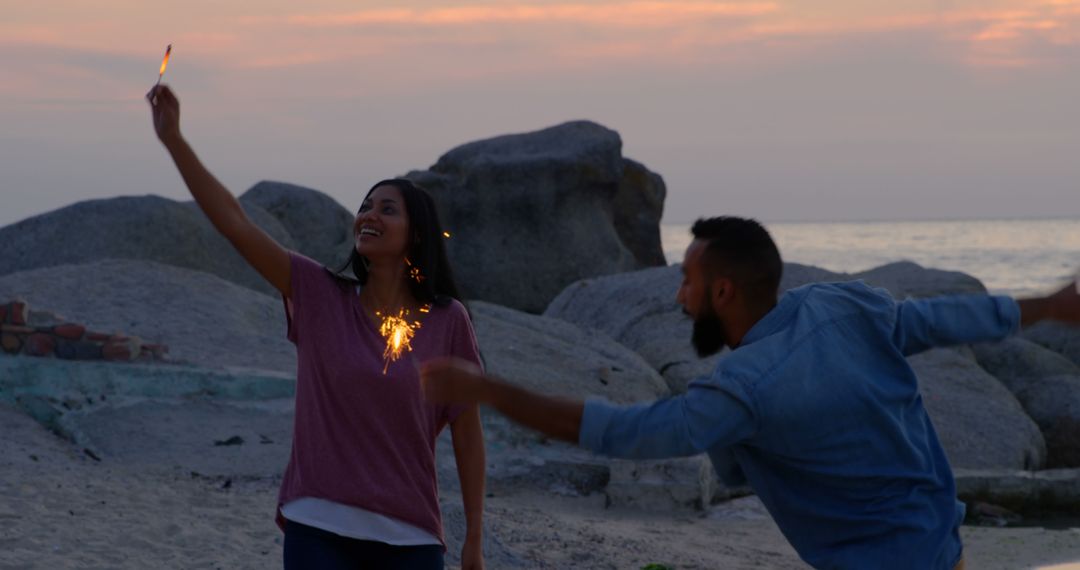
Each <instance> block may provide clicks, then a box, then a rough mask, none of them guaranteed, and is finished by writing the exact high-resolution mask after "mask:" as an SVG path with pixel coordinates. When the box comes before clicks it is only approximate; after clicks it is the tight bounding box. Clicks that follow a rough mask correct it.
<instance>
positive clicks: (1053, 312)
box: [1048, 281, 1080, 324]
mask: <svg viewBox="0 0 1080 570" xmlns="http://www.w3.org/2000/svg"><path fill="white" fill-rule="evenodd" d="M1048 299H1049V301H1050V318H1051V319H1054V320H1055V321H1062V322H1066V323H1072V324H1080V290H1077V282H1076V281H1073V282H1072V283H1070V284H1069V286H1068V287H1065V288H1064V289H1062V290H1060V291H1058V292H1057V293H1054V294H1053V295H1050V296H1049V297H1048Z"/></svg>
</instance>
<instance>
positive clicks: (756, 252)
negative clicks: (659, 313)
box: [690, 216, 784, 302]
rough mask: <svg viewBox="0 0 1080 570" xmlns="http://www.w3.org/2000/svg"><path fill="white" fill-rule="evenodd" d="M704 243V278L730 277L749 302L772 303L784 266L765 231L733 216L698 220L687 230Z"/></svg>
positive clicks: (749, 221) (754, 222) (702, 259)
mask: <svg viewBox="0 0 1080 570" xmlns="http://www.w3.org/2000/svg"><path fill="white" fill-rule="evenodd" d="M690 232H691V233H693V234H694V238H695V239H699V240H701V241H703V242H705V243H706V246H705V251H704V252H703V253H702V256H701V267H702V269H703V270H704V272H705V275H706V276H709V277H713V276H716V275H722V276H724V277H729V278H731V279H732V280H733V281H735V283H736V284H737V285H739V287H740V288H741V289H742V290H743V292H744V294H745V295H746V296H747V298H749V299H750V300H752V301H761V302H769V301H775V300H776V295H777V293H778V292H779V290H780V277H781V276H782V275H783V273H784V264H783V263H782V262H781V261H780V251H779V250H778V249H777V248H776V244H775V243H774V242H773V240H772V237H771V236H769V232H768V231H766V230H765V227H764V226H762V225H761V224H760V223H758V222H757V221H756V220H751V219H748V218H738V217H735V216H719V217H715V218H701V219H699V220H698V221H696V222H694V226H693V228H691V230H690Z"/></svg>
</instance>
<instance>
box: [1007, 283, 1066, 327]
mask: <svg viewBox="0 0 1080 570" xmlns="http://www.w3.org/2000/svg"><path fill="white" fill-rule="evenodd" d="M1017 304H1018V305H1020V324H1021V325H1022V326H1025V327H1027V326H1031V325H1033V324H1035V323H1037V322H1039V321H1046V320H1050V321H1060V322H1063V323H1068V324H1073V325H1078V324H1080V291H1078V290H1077V283H1076V282H1075V281H1074V282H1072V283H1070V284H1069V285H1068V286H1066V287H1065V288H1064V289H1061V290H1060V291H1058V292H1056V293H1054V294H1052V295H1048V296H1046V297H1038V298H1035V299H1022V300H1019V301H1017Z"/></svg>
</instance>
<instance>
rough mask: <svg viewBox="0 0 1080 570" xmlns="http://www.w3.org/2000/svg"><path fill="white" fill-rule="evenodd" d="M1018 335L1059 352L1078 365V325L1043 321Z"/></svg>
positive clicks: (1079, 348) (1079, 334)
mask: <svg viewBox="0 0 1080 570" xmlns="http://www.w3.org/2000/svg"><path fill="white" fill-rule="evenodd" d="M1020 336H1022V337H1024V338H1026V339H1028V340H1030V341H1031V342H1034V343H1035V344H1039V345H1042V346H1044V347H1046V348H1048V349H1050V350H1052V351H1054V352H1056V353H1058V354H1061V355H1063V356H1065V358H1068V359H1069V360H1071V361H1072V362H1073V363H1074V364H1076V365H1077V366H1080V326H1076V325H1069V324H1065V323H1059V322H1054V321H1043V322H1040V323H1036V324H1035V325H1034V326H1032V327H1030V328H1028V329H1025V330H1024V331H1023V332H1022V333H1020Z"/></svg>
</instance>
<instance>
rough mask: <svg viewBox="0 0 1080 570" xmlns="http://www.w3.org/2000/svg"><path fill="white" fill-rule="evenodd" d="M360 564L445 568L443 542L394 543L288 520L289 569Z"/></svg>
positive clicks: (392, 569) (353, 569)
mask: <svg viewBox="0 0 1080 570" xmlns="http://www.w3.org/2000/svg"><path fill="white" fill-rule="evenodd" d="M359 568H363V569H364V570H367V569H368V568H371V569H385V570H397V569H399V568H408V569H410V570H411V569H413V568H415V569H417V570H443V547H442V545H439V544H422V545H419V546H394V545H392V544H386V543H384V542H376V541H373V540H359V539H356V538H348V537H345V536H340V535H337V534H334V533H332V532H327V531H325V530H322V529H318V528H315V527H310V526H307V525H302V524H300V523H296V522H293V521H286V523H285V570H357V569H359Z"/></svg>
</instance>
